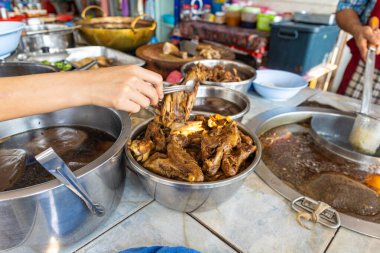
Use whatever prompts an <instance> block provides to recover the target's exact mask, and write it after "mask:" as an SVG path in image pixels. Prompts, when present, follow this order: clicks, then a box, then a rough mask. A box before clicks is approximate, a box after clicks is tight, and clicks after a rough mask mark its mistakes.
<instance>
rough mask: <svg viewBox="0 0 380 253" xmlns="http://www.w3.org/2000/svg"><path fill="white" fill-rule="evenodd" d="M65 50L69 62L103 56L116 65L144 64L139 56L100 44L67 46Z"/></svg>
mask: <svg viewBox="0 0 380 253" xmlns="http://www.w3.org/2000/svg"><path fill="white" fill-rule="evenodd" d="M66 51H67V52H68V54H69V56H68V57H67V58H66V60H68V61H71V62H73V61H79V60H81V59H83V58H86V57H98V56H104V57H107V58H110V59H113V60H114V61H115V64H116V65H129V64H133V65H137V66H140V67H142V66H144V65H145V61H144V60H141V59H140V58H137V57H135V56H132V55H129V54H126V53H123V52H120V51H118V50H115V49H111V48H107V47H102V46H87V47H75V48H68V49H66Z"/></svg>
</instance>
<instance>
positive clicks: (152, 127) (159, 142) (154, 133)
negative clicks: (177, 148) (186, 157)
mask: <svg viewBox="0 0 380 253" xmlns="http://www.w3.org/2000/svg"><path fill="white" fill-rule="evenodd" d="M161 127H162V125H161V124H160V123H158V122H156V121H155V120H154V121H152V122H151V123H150V124H149V125H148V127H147V129H146V132H145V139H147V140H148V139H149V140H151V141H152V142H153V144H154V146H155V150H156V151H159V152H161V151H165V148H166V141H165V134H164V132H163V129H162V128H161Z"/></svg>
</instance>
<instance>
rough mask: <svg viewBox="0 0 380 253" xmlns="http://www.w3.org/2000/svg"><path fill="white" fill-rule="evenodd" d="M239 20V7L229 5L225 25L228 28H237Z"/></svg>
mask: <svg viewBox="0 0 380 253" xmlns="http://www.w3.org/2000/svg"><path fill="white" fill-rule="evenodd" d="M240 20H241V7H240V6H238V5H231V6H229V7H228V8H227V10H226V23H227V25H228V26H239V24H240Z"/></svg>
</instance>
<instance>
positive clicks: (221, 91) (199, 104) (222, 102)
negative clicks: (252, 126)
mask: <svg viewBox="0 0 380 253" xmlns="http://www.w3.org/2000/svg"><path fill="white" fill-rule="evenodd" d="M250 107H251V103H250V101H249V98H248V97H247V95H245V94H244V93H242V92H239V91H237V90H233V89H228V88H225V87H218V86H200V87H199V89H198V93H197V98H196V100H195V103H194V107H193V110H192V111H191V113H192V114H201V115H207V116H211V115H214V114H216V113H218V114H221V115H223V116H231V118H232V119H234V120H236V121H242V119H243V117H244V115H245V114H247V112H248V111H249V109H250Z"/></svg>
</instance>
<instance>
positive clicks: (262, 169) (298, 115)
mask: <svg viewBox="0 0 380 253" xmlns="http://www.w3.org/2000/svg"><path fill="white" fill-rule="evenodd" d="M316 115H331V116H338V115H346V116H350V114H347V113H343V112H339V111H335V110H331V109H323V108H311V107H298V108H296V107H288V108H279V109H274V110H270V111H266V112H264V113H261V114H259V115H258V116H256V117H255V118H253V119H252V120H250V121H249V122H248V123H247V127H248V128H249V129H251V130H252V131H254V132H255V133H256V134H257V135H258V136H260V135H262V134H263V133H265V132H267V131H268V130H270V129H272V128H275V127H277V126H281V125H285V124H291V123H296V122H301V121H304V120H307V119H310V118H311V117H313V116H316ZM256 173H257V174H258V175H259V176H260V178H262V179H263V180H264V181H265V182H266V183H267V184H268V185H269V186H270V187H272V188H273V189H274V190H275V191H277V192H278V193H279V194H281V195H282V196H283V197H285V198H286V199H288V200H290V201H293V200H295V199H297V198H299V197H302V196H303V195H302V194H301V193H299V192H297V191H296V190H294V189H293V188H291V187H290V186H288V185H287V184H286V183H284V182H283V181H282V180H280V179H279V178H278V177H276V176H275V175H274V174H273V173H272V171H271V170H270V169H269V168H268V167H267V166H266V165H265V164H264V162H262V163H260V166H258V167H257V169H256ZM339 216H340V220H341V226H343V227H345V228H348V229H351V230H353V231H356V232H359V233H362V234H365V235H369V236H372V237H376V238H380V224H377V223H374V222H369V221H365V220H362V219H359V218H357V217H353V216H350V215H347V214H344V213H339Z"/></svg>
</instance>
